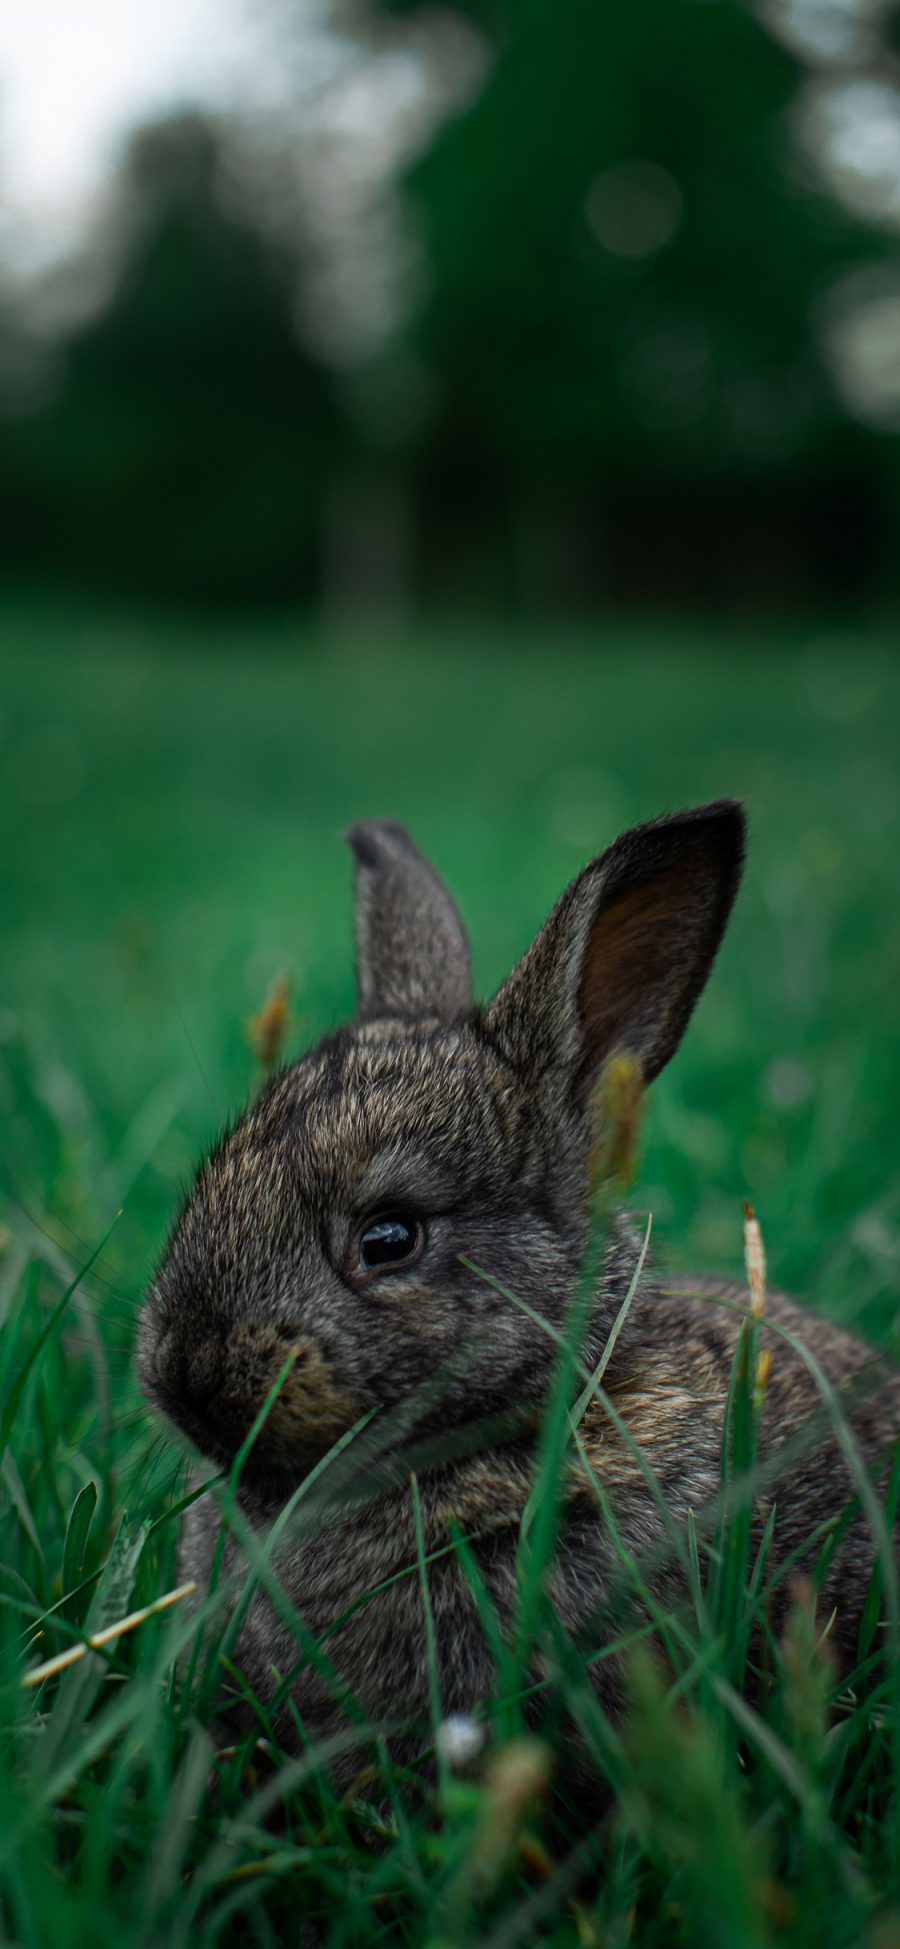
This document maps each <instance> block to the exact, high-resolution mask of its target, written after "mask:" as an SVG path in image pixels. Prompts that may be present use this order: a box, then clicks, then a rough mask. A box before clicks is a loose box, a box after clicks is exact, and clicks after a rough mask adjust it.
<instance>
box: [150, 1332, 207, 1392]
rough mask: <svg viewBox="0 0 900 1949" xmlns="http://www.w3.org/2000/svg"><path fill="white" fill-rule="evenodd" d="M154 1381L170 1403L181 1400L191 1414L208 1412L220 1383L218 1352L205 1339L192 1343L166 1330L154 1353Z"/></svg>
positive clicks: (179, 1333)
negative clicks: (186, 1404)
mask: <svg viewBox="0 0 900 1949" xmlns="http://www.w3.org/2000/svg"><path fill="white" fill-rule="evenodd" d="M155 1364H156V1377H157V1381H158V1384H159V1387H160V1389H161V1391H162V1392H163V1393H164V1394H165V1395H166V1396H167V1397H168V1398H169V1399H170V1400H181V1401H184V1402H186V1403H188V1404H189V1405H190V1407H192V1408H193V1409H194V1411H195V1412H199V1411H202V1410H203V1409H204V1408H208V1407H209V1404H210V1402H211V1401H212V1400H213V1399H214V1397H215V1395H216V1394H217V1393H218V1391H219V1388H220V1387H221V1385H222V1381H223V1379H224V1362H223V1358H222V1349H221V1346H220V1345H219V1342H218V1341H217V1340H213V1339H211V1338H210V1337H209V1336H206V1337H205V1338H203V1339H198V1340H192V1339H191V1338H190V1336H189V1335H186V1334H185V1333H183V1332H180V1331H179V1330H178V1329H177V1328H175V1327H169V1329H168V1332H166V1333H164V1334H163V1337H162V1339H161V1340H160V1342H159V1345H158V1346H157V1349H156V1363H155Z"/></svg>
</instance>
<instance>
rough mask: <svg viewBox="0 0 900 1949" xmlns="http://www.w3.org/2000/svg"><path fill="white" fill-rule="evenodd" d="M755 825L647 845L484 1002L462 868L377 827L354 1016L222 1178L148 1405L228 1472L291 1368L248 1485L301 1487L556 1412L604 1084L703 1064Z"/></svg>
mask: <svg viewBox="0 0 900 1949" xmlns="http://www.w3.org/2000/svg"><path fill="white" fill-rule="evenodd" d="M743 835H744V818H743V814H742V811H741V809H740V807H739V806H738V805H737V804H735V803H733V802H732V801H719V802H717V803H715V804H713V805H708V806H703V807H700V808H699V809H698V810H696V811H692V812H686V813H680V814H677V815H675V816H673V817H670V818H664V819H659V820H656V821H654V822H652V823H650V824H648V825H644V826H639V827H636V828H635V829H634V830H633V831H631V832H628V833H625V834H624V835H623V836H622V837H621V838H620V839H617V840H616V842H615V843H614V845H612V846H610V847H609V849H608V851H607V852H605V853H603V854H601V855H600V857H599V858H597V859H595V860H593V861H592V862H591V864H590V865H588V866H587V867H585V869H584V871H583V872H582V873H580V874H579V875H578V878H577V879H576V880H574V881H573V883H572V885H571V886H570V887H569V888H568V889H567V891H566V892H565V893H564V894H563V896H562V898H561V900H559V902H558V903H557V905H556V907H555V908H554V909H553V912H552V913H551V915H550V917H549V919H548V920H547V921H546V923H545V925H544V926H543V928H542V929H541V931H540V933H539V934H538V935H537V937H536V939H535V940H534V942H533V943H532V945H531V947H530V948H529V949H528V951H527V953H526V954H525V955H524V957H523V959H522V960H521V961H520V962H519V963H518V965H517V967H516V968H515V969H514V970H513V973H512V974H511V975H510V976H509V978H508V980H507V981H506V982H505V983H504V984H503V986H502V988H501V989H500V991H499V993H498V994H497V995H496V996H495V997H494V1000H493V1001H492V1002H490V1003H489V1005H488V1006H487V1007H485V1008H476V1007H475V1005H474V1003H473V999H472V993H471V981H470V973H469V956H468V948H467V943H466V936H465V932H464V929H463V926H462V922H461V921H460V918H459V915H458V913H457V910H456V907H455V906H454V903H453V901H452V900H451V898H450V895H449V894H448V892H447V890H446V888H445V887H444V885H443V884H442V882H441V880H440V879H439V878H438V876H437V874H436V873H435V872H434V870H433V869H432V868H431V867H430V866H429V865H428V863H427V861H426V860H425V859H424V858H423V857H422V855H421V853H420V852H419V851H418V850H417V848H416V847H415V846H414V845H413V843H412V841H411V840H410V838H409V837H408V836H407V834H406V833H405V832H404V831H403V829H402V828H401V827H399V826H397V825H393V824H389V823H379V824H371V825H360V826H356V827H354V829H353V831H352V832H351V833H350V835H349V838H350V843H351V845H352V847H353V850H354V853H355V855H356V864H357V949H358V1013H357V1018H356V1021H355V1023H354V1024H353V1025H352V1026H351V1027H349V1028H346V1029H343V1030H341V1031H339V1032H338V1033H337V1034H336V1035H331V1036H328V1037H326V1038H325V1039H324V1040H323V1041H322V1042H320V1043H319V1044H318V1045H317V1047H315V1048H314V1049H311V1050H310V1051H309V1052H308V1053H307V1054H306V1055H305V1056H302V1057H301V1058H300V1060H299V1061H298V1062H295V1063H293V1064H292V1065H291V1066H290V1067H289V1068H287V1069H285V1070H283V1071H282V1072H281V1073H280V1074H279V1075H277V1076H276V1077H275V1078H274V1080H273V1081H272V1082H270V1083H269V1084H268V1086H267V1087H266V1088H265V1089H264V1090H263V1091H262V1093H261V1095H260V1096H259V1097H258V1098H257V1100H256V1101H255V1102H253V1103H252V1104H251V1105H250V1107H249V1109H248V1110H247V1111H246V1112H245V1113H244V1114H243V1115H242V1116H241V1117H240V1118H239V1120H238V1121H237V1122H236V1123H235V1124H234V1125H233V1127H232V1128H231V1129H230V1130H228V1131H227V1132H226V1134H225V1135H224V1137H223V1138H222V1139H221V1141H220V1142H219V1143H218V1144H217V1145H216V1147H215V1149H214V1150H213V1151H212V1153H211V1154H210V1156H209V1157H208V1158H207V1159H206V1161H205V1162H204V1163H203V1164H202V1165H201V1167H200V1170H199V1173H198V1175H197V1179H196V1183H195V1185H194V1188H193V1190H192V1191H191V1193H190V1195H189V1197H188V1199H187V1202H186V1204H185V1206H184V1208H183V1210H182V1212H181V1214H180V1216H179V1218H178V1220H177V1222H176V1224H175V1226H174V1228H173V1231H172V1234H171V1237H170V1239H169V1242H168V1246H167V1249H166V1252H165V1255H164V1257H163V1260H162V1263H161V1265H160V1267H159V1270H158V1272H157V1275H156V1278H155V1280H154V1282H153V1284H152V1287H151V1290H150V1293H149V1296H148V1299H147V1302H146V1306H145V1309H144V1314H143V1318H142V1322H141V1333H140V1341H139V1353H138V1362H139V1369H140V1374H141V1379H142V1381H143V1385H144V1387H145V1390H146V1391H147V1393H148V1394H149V1395H150V1397H151V1398H152V1399H153V1400H154V1401H155V1402H156V1403H157V1404H158V1405H159V1406H160V1407H161V1408H163V1409H164V1411H165V1412H166V1413H167V1414H168V1415H169V1416H171V1418H172V1419H173V1420H174V1421H175V1422H176V1423H177V1424H178V1425H179V1427H180V1428H181V1429H182V1430H183V1431H184V1432H185V1433H186V1434H187V1435H189V1436H190V1437H191V1439H192V1440H193V1441H194V1442H195V1443H196V1444H197V1446H198V1447H199V1448H200V1449H201V1450H202V1451H203V1452H204V1453H205V1454H206V1455H208V1456H209V1457H211V1458H212V1459H213V1460H214V1461H215V1462H217V1463H227V1462H228V1461H230V1460H231V1459H232V1458H233V1457H234V1455H235V1454H236V1452H237V1449H238V1447H239V1446H240V1445H241V1443H242V1442H243V1441H244V1439H245V1437H246V1436H247V1434H248V1432H249V1431H250V1429H251V1427H252V1425H253V1423H254V1420H255V1418H256V1416H257V1415H258V1413H259V1411H260V1409H261V1407H262V1406H263V1404H264V1403H265V1401H266V1399H267V1396H268V1395H269V1393H270V1391H271V1390H272V1388H273V1386H274V1384H275V1383H276V1381H277V1380H278V1378H279V1376H281V1375H282V1374H284V1378H283V1380H282V1384H281V1387H280V1390H279V1392H278V1393H277V1396H276V1397H275V1400H274V1403H273V1405H272V1406H271V1408H270V1412H269V1414H268V1417H267V1419H266V1420H265V1423H264V1425H263V1428H262V1431H261V1433H260V1434H259V1436H258V1438H257V1440H256V1442H255V1445H254V1447H253V1451H252V1455H251V1458H250V1463H249V1464H248V1467H249V1468H250V1469H252V1468H256V1469H258V1470H260V1471H262V1472H264V1473H265V1472H268V1473H269V1474H272V1473H273V1472H274V1473H275V1474H277V1476H278V1479H279V1481H282V1480H283V1481H284V1482H285V1483H287V1482H288V1481H289V1480H291V1479H293V1480H294V1481H296V1480H299V1479H300V1478H301V1476H302V1475H303V1474H304V1473H305V1472H306V1470H307V1469H308V1467H309V1466H310V1463H311V1461H312V1460H313V1459H314V1458H315V1456H316V1455H318V1454H322V1453H323V1452H324V1451H325V1450H327V1449H328V1448H330V1447H331V1446H332V1445H333V1443H334V1442H335V1440H336V1439H337V1438H338V1437H339V1436H340V1435H341V1434H342V1433H344V1432H345V1431H346V1430H347V1429H349V1428H350V1427H352V1426H353V1425H354V1423H355V1422H356V1421H357V1420H358V1419H359V1418H360V1417H361V1416H362V1415H364V1414H365V1413H366V1412H367V1411H371V1410H373V1409H388V1410H390V1409H391V1408H398V1407H399V1404H401V1403H403V1402H408V1401H409V1400H410V1399H413V1400H419V1401H421V1403H422V1407H421V1416H420V1418H419V1421H417V1422H416V1425H417V1426H424V1427H425V1428H426V1429H428V1428H433V1427H440V1428H445V1427H447V1426H450V1425H454V1424H456V1425H458V1424H460V1423H463V1422H465V1423H470V1422H477V1421H481V1420H483V1419H485V1418H487V1419H488V1420H489V1419H490V1417H492V1416H496V1415H502V1414H504V1413H509V1411H510V1410H516V1409H521V1410H525V1411H527V1410H528V1409H529V1408H530V1409H531V1410H532V1411H536V1410H537V1409H538V1408H539V1405H540V1401H541V1397H542V1393H543V1388H544V1384H545V1381H546V1377H547V1374H548V1372H549V1369H550V1365H551V1363H552V1359H553V1343H552V1339H551V1338H549V1337H548V1336H547V1334H546V1331H545V1330H544V1329H543V1328H542V1327H541V1325H540V1324H539V1323H538V1322H537V1321H535V1320H533V1319H532V1318H531V1317H530V1313H529V1310H528V1309H531V1311H532V1312H534V1313H537V1314H538V1315H539V1316H540V1317H541V1319H545V1320H546V1319H549V1320H550V1321H551V1322H552V1321H560V1320H561V1319H562V1317H563V1315H564V1312H565V1308H566V1304H567V1301H568V1300H569V1298H570V1296H571V1294H572V1291H573V1286H574V1282H575V1279H576V1277H577V1272H578V1266H579V1261H580V1257H581V1254H582V1251H583V1248H584V1242H585V1236H586V1227H587V1219H588V1210H589V1189H590V1187H589V1178H590V1168H589V1167H590V1159H591V1156H592V1154H593V1153H594V1148H595V1146H596V1143H597V1139H598V1135H602V1133H601V1132H598V1130H597V1127H596V1124H597V1109H596V1103H597V1092H596V1090H594V1089H593V1088H592V1085H593V1084H594V1082H595V1080H596V1078H597V1076H598V1073H599V1071H600V1069H601V1068H602V1066H603V1064H604V1063H605V1062H606V1061H607V1059H608V1058H609V1057H610V1056H611V1055H613V1054H614V1053H615V1052H617V1051H627V1052H629V1053H630V1055H631V1056H632V1057H633V1058H634V1060H635V1061H636V1062H637V1063H638V1064H639V1065H640V1068H641V1071H642V1073H643V1076H644V1079H645V1080H646V1081H647V1082H650V1081H652V1079H653V1077H654V1076H655V1075H656V1074H657V1073H658V1071H659V1070H660V1069H661V1068H662V1066H663V1064H664V1063H665V1062H667V1061H668V1058H669V1057H670V1056H671V1055H672V1053H673V1051H674V1050H675V1048H676V1047H677V1045H678V1042H679V1041H680V1038H681V1035H682V1032H683V1030H684V1028H685V1025H686V1023H687V1020H688V1017H689V1016H690V1013H691V1010H692V1009H693V1007H694V1003H695V1002H696V1000H697V997H698V995H699V993H700V991H701V988H702V987H703V985H704V982H705V981H706V978H707V975H708V973H709V970H710V967H711V964H712V961H713V958H714V956H715V953H716V950H717V948H718V945H719V942H720V940H721V937H722V933H723V930H724V927H725V923H726V920H727V918H728V913H729V909H730V907H731V904H732V901H733V898H734V895H735V891H736V888H737V884H738V879H739V876H740V869H741V861H742V855H743ZM473 1268H478V1270H475V1269H473ZM482 1274H484V1275H486V1276H481V1275H482ZM510 1295H515V1299H513V1298H512V1297H511V1296H510ZM516 1300H518V1301H520V1302H522V1304H521V1305H518V1304H516ZM285 1369H286V1370H287V1371H286V1372H285ZM429 1404H430V1405H429ZM261 1479H262V1478H261Z"/></svg>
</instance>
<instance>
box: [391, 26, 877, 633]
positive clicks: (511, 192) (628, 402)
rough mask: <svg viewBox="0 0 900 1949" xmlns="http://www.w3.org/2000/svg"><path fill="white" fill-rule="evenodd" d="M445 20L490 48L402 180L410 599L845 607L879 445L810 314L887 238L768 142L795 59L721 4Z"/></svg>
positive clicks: (860, 578) (870, 552) (780, 132)
mask: <svg viewBox="0 0 900 1949" xmlns="http://www.w3.org/2000/svg"><path fill="white" fill-rule="evenodd" d="M385 4H386V5H387V6H388V7H389V9H390V10H392V11H401V12H407V11H410V9H411V8H412V7H414V6H415V5H416V4H417V0H385ZM462 11H464V12H466V13H467V14H468V15H469V16H470V17H471V18H473V19H475V20H476V21H477V22H478V23H479V25H480V26H481V27H482V28H483V29H484V30H485V31H486V32H487V33H488V34H489V35H490V36H491V38H492V40H493V42H494V45H495V50H496V59H495V65H494V67H493V71H492V73H491V76H490V79H489V81H488V83H487V85H486V86H485V88H484V89H483V91H482V93H481V94H480V96H479V97H478V99H477V101H476V102H475V104H474V106H473V107H472V108H471V109H470V110H469V112H468V113H466V114H465V115H463V116H462V117H461V118H460V119H458V120H457V121H455V122H454V123H452V124H451V125H449V126H448V127H447V128H446V129H445V130H444V132H443V133H442V134H441V135H440V136H439V138H438V140H437V142H436V143H435V145H434V146H433V148H432V150H431V151H430V153H429V154H428V155H426V157H425V158H424V159H423V161H422V162H421V163H420V164H419V165H418V167H417V168H416V169H415V170H414V171H413V172H412V174H411V175H410V177H409V179H408V185H407V187H408V192H409V195H410V197H411V199H412V200H413V203H414V205H415V206H416V208H417V213H418V216H419V219H420V225H421V229H422V232H423V235H424V239H425V248H426V252H427V259H428V267H429V272H430V280H431V282H430V291H429V296H428V299H427V302H426V304H425V305H424V307H423V308H422V310H421V312H420V314H419V316H418V319H417V320H416V324H415V334H414V340H415V349H416V352H417V354H418V357H419V359H420V361H421V362H422V364H423V366H424V368H425V370H426V372H427V374H428V378H429V381H430V384H431V393H432V401H433V405H432V412H431V417H430V422H429V425H428V428H427V434H426V437H425V438H424V439H423V441H422V443H421V451H420V457H419V480H418V491H417V495H416V505H417V507H418V510H419V521H420V527H421V530H422V550H423V552H424V556H425V566H424V571H423V579H424V586H425V588H426V590H429V591H431V592H432V593H434V592H446V591H447V590H448V589H452V587H453V585H454V583H456V584H459V582H460V579H461V577H462V580H463V581H464V583H465V584H468V586H469V587H471V586H472V585H473V584H474V585H476V586H477V585H478V584H479V582H482V583H483V582H484V581H485V580H486V581H487V583H488V585H490V583H491V581H493V584H494V587H495V590H497V591H501V590H502V591H503V592H504V593H505V594H507V595H511V596H518V597H519V598H524V599H525V600H526V601H527V600H529V599H537V600H540V598H541V596H544V597H545V598H547V599H548V600H559V598H560V597H561V596H562V597H565V596H566V595H567V594H568V596H569V598H570V599H571V598H573V597H574V598H575V599H577V598H578V597H579V596H580V597H582V598H593V599H596V598H597V597H602V596H606V597H609V596H612V597H616V596H617V595H618V596H622V597H623V598H626V599H630V600H635V599H637V600H639V601H640V600H645V601H646V600H651V601H652V600H653V599H654V596H658V597H661V598H663V599H671V598H672V597H673V596H675V597H676V598H680V599H682V600H686V601H688V602H690V601H692V600H696V599H698V598H699V599H700V600H703V599H707V600H712V601H713V602H722V603H723V604H733V603H734V602H735V600H738V601H746V600H762V601H769V602H771V601H772V600H773V599H784V598H790V597H800V598H802V599H806V600H809V599H810V598H813V599H814V598H815V597H816V596H826V597H827V596H828V595H829V594H832V595H838V596H841V595H843V596H848V595H858V594H859V593H860V591H861V589H862V588H863V587H864V586H865V585H866V584H867V583H868V582H869V581H870V580H871V577H872V575H873V574H875V573H876V571H878V570H881V571H882V572H884V571H886V570H887V569H888V568H889V567H890V561H889V559H888V556H889V551H888V550H885V549H882V556H881V560H880V561H878V560H877V555H878V550H879V545H880V542H881V526H882V524H881V517H880V507H881V504H882V498H883V482H882V479H881V469H882V455H881V451H880V448H879V441H878V437H877V436H876V435H873V434H870V433H868V432H867V431H865V430H863V429H862V428H860V427H858V426H856V425H855V424H854V423H853V422H852V421H851V420H850V419H849V417H848V416H847V415H846V414H845V412H844V411H843V410H842V408H841V405H840V402H839V401H838V399H837V397H836V394H835V388H834V385H833V382H832V379H831V377H830V375H829V373H828V371H827V369H826V366H825V364H824V363H823V359H822V356H821V352H820V348H819V346H818V344H817V341H816V337H815V333H814V330H813V316H814V308H815V305H816V301H817V297H818V295H819V294H820V293H821V292H822V291H823V289H824V288H825V286H826V285H827V284H828V282H829V279H830V278H831V277H833V276H834V275H835V274H836V273H837V272H838V271H841V270H843V269H844V268H845V267H848V266H852V265H853V264H855V263H859V262H861V261H862V262H865V261H871V260H872V259H873V258H874V259H876V260H877V258H878V257H879V256H880V255H883V254H884V253H885V252H886V250H887V249H888V248H889V247H890V246H889V240H887V239H884V238H880V237H879V236H878V235H877V233H875V232H873V231H869V230H867V229H866V228H865V226H863V225H862V224H861V223H859V222H856V221H853V220H852V219H851V218H850V217H849V216H848V215H845V214H842V213H841V212H840V211H839V210H838V208H837V207H836V205H835V203H834V202H833V200H830V199H829V198H827V196H826V195H825V194H824V193H823V192H822V191H820V190H818V189H817V187H816V185H815V184H814V183H813V182H812V181H811V180H810V179H809V178H808V177H804V174H803V171H802V168H801V167H800V164H799V162H798V160H797V158H796V156H794V155H793V154H792V150H791V145H790V141H789V133H788V126H787V111H788V109H789V107H790V104H791V102H792V100H793V99H794V96H795V94H796V90H797V86H798V82H799V79H800V76H801V69H800V67H799V64H798V62H797V61H796V59H795V58H794V57H793V56H791V55H790V54H789V53H787V52H786V51H785V50H784V49H783V48H780V47H779V46H777V45H776V44H775V42H774V41H773V39H772V38H771V36H770V35H769V34H768V33H767V32H766V30H765V29H764V27H763V26H762V25H761V24H760V22H759V20H758V19H757V18H756V17H755V16H754V15H753V14H752V13H751V12H750V11H749V9H748V8H747V7H746V6H744V5H742V4H740V3H739V0H706V4H703V5H699V4H697V0H604V3H603V4H602V5H598V4H597V0H569V4H567V5H565V6H560V4H559V0H515V4H514V5H513V4H512V0H462ZM490 532H493V533H494V534H495V535H498V537H505V556H504V558H503V559H502V560H496V559H495V560H494V561H491V560H489V559H488V556H487V555H486V552H485V547H484V537H485V534H486V533H490ZM461 560H463V561H465V562H466V563H467V567H466V569H465V571H463V572H461V566H460V564H461Z"/></svg>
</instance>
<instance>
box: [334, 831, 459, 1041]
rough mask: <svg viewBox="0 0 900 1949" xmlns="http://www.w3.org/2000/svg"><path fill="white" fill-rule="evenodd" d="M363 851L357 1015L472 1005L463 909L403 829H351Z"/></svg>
mask: <svg viewBox="0 0 900 1949" xmlns="http://www.w3.org/2000/svg"><path fill="white" fill-rule="evenodd" d="M347 840H348V843H349V844H350V845H351V846H352V848H353V851H354V853H355V855H356V950H357V990H358V993H357V1016H358V1017H359V1018H361V1019H363V1020H367V1019H368V1020H370V1019H372V1018H373V1017H375V1016H379V1015H401V1016H404V1015H405V1016H409V1015H438V1016H440V1017H442V1019H443V1020H444V1021H448V1022H449V1021H452V1020H453V1019H454V1018H455V1017H456V1016H457V1015H463V1014H466V1013H467V1012H468V1011H469V1010H470V1009H471V1007H472V976H471V971H470V967H469V946H468V941H467V939H466V932H465V928H464V927H463V924H462V921H461V920H460V917H459V914H458V913H457V910H456V906H455V904H454V902H453V900H452V899H451V898H450V895H449V893H448V892H447V889H446V887H445V885H444V883H443V880H441V879H440V878H439V876H438V874H437V873H436V872H435V870H434V867H433V866H429V863H428V861H427V859H426V858H425V857H424V854H422V853H420V852H419V849H418V846H415V845H414V844H413V841H412V840H411V839H410V836H409V833H408V832H406V831H405V829H404V827H403V826H398V825H395V824H394V822H393V820H390V819H378V820H373V821H372V822H371V823H364V824H362V825H356V826H351V828H350V831H349V832H348V833H347Z"/></svg>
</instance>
